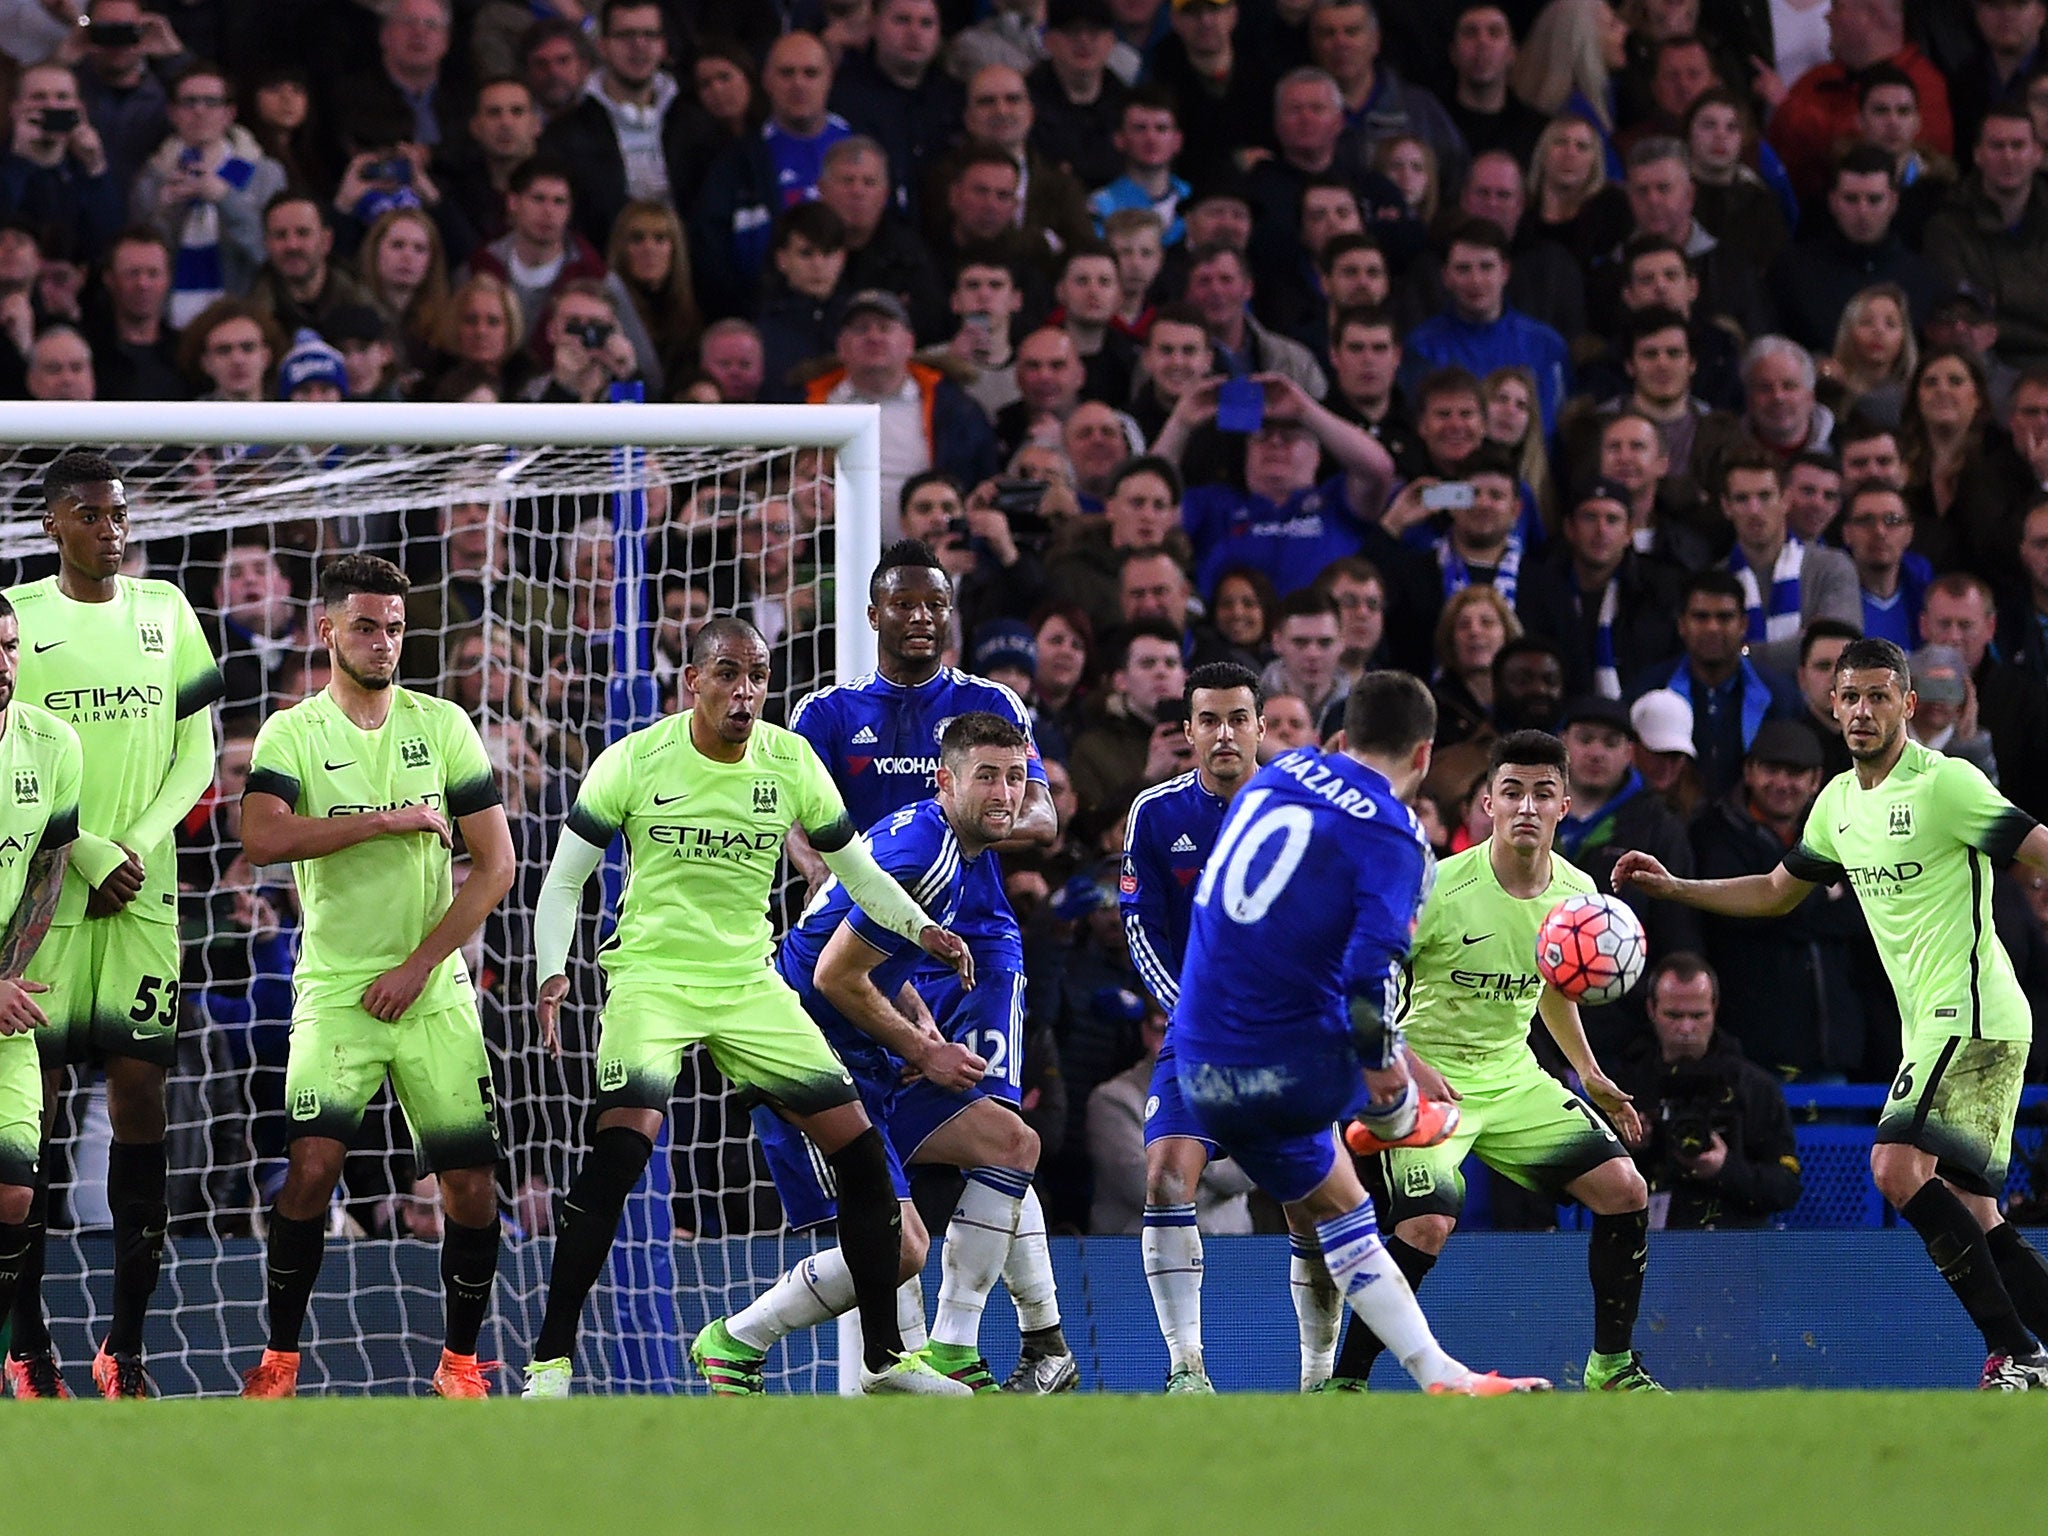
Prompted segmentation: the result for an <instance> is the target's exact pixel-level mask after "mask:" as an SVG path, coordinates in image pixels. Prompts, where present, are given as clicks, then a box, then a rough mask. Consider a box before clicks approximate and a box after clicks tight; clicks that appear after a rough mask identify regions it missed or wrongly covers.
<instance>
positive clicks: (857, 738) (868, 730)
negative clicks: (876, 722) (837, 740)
mask: <svg viewBox="0 0 2048 1536" xmlns="http://www.w3.org/2000/svg"><path fill="white" fill-rule="evenodd" d="M874 744H875V728H874V727H873V726H871V725H864V726H862V727H861V728H860V729H859V730H857V731H855V732H854V733H853V745H854V746H856V747H872V746H873V745H874Z"/></svg>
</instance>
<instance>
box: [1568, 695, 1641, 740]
mask: <svg viewBox="0 0 2048 1536" xmlns="http://www.w3.org/2000/svg"><path fill="white" fill-rule="evenodd" d="M1574 725H1604V726H1608V727H1611V728H1612V729H1614V730H1617V731H1620V732H1621V733H1622V735H1624V736H1634V735H1635V734H1636V727H1635V722H1634V721H1633V720H1631V719H1630V718H1629V712H1628V706H1627V705H1626V704H1624V703H1622V702H1621V700H1619V699H1610V698H1608V697H1606V696H1605V695H1603V694H1598V693H1588V694H1582V695H1580V696H1579V697H1578V698H1576V699H1573V700H1572V701H1571V703H1569V704H1567V705H1566V706H1565V710H1564V714H1563V716H1562V717H1561V718H1560V719H1559V720H1558V722H1557V728H1558V729H1559V730H1564V729H1565V728H1566V727H1568V726H1574Z"/></svg>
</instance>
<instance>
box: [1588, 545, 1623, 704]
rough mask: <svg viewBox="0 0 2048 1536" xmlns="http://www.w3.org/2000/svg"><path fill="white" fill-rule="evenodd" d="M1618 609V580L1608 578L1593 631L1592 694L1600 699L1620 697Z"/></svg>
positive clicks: (1619, 593)
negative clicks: (1616, 638) (1616, 649)
mask: <svg viewBox="0 0 2048 1536" xmlns="http://www.w3.org/2000/svg"><path fill="white" fill-rule="evenodd" d="M1620 607H1621V578H1620V577H1618V576H1610V577H1608V578H1607V590H1606V591H1604V592H1602V593H1601V594H1600V615H1599V617H1598V618H1597V619H1595V620H1594V627H1593V691H1594V692H1595V693H1597V694H1599V695H1600V697H1601V698H1603V699H1618V698H1620V697H1621V670H1620V668H1619V667H1618V666H1617V665H1616V662H1615V658H1614V616H1615V614H1616V612H1617V611H1618V610H1619V609H1620Z"/></svg>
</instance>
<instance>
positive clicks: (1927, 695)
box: [1906, 645, 1970, 704]
mask: <svg viewBox="0 0 2048 1536" xmlns="http://www.w3.org/2000/svg"><path fill="white" fill-rule="evenodd" d="M1906 665H1907V666H1909V667H1911V668H1912V670H1913V692H1914V693H1916V694H1918V695H1919V697H1920V702H1921V703H1923V704H1961V703H1962V702H1963V700H1964V698H1966V697H1967V696H1968V690H1967V689H1966V688H1965V687H1964V686H1963V685H1964V681H1965V680H1966V679H1967V678H1968V677H1969V675H1970V667H1969V663H1968V662H1966V661H1964V660H1963V653H1962V652H1961V651H1959V650H1957V649H1956V648H1955V647H1954V646H1952V645H1923V646H1921V647H1920V649H1919V650H1917V651H1915V652H1914V653H1913V654H1912V655H1911V656H1909V657H1907V658H1906Z"/></svg>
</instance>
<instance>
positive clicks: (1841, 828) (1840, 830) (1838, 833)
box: [1835, 821, 1849, 837]
mask: <svg viewBox="0 0 2048 1536" xmlns="http://www.w3.org/2000/svg"><path fill="white" fill-rule="evenodd" d="M1848 830H1849V823H1847V822H1846V821H1845V822H1843V823H1842V824H1841V825H1840V826H1839V827H1837V828H1835V835H1836V836H1837V837H1840V836H1841V835H1842V834H1843V833H1844V832H1846V831H1848Z"/></svg>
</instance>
